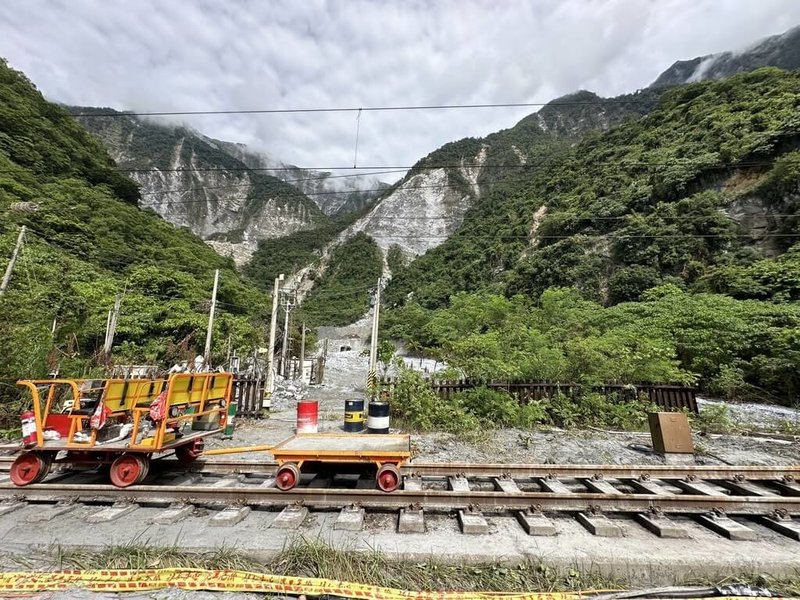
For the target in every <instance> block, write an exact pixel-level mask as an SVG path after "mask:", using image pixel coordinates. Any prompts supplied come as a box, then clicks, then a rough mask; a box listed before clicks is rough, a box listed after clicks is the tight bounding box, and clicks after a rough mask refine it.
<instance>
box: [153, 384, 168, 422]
mask: <svg viewBox="0 0 800 600" xmlns="http://www.w3.org/2000/svg"><path fill="white" fill-rule="evenodd" d="M166 416H167V390H164V391H163V392H161V393H160V394H159V395H158V398H156V399H155V400H153V401H152V402H151V403H150V418H151V419H153V421H161V420H162V419H163V418H164V417H166Z"/></svg>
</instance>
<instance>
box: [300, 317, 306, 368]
mask: <svg viewBox="0 0 800 600" xmlns="http://www.w3.org/2000/svg"><path fill="white" fill-rule="evenodd" d="M300 328H301V331H302V333H301V334H300V379H301V380H302V379H303V372H304V371H305V368H306V324H305V323H301V324H300Z"/></svg>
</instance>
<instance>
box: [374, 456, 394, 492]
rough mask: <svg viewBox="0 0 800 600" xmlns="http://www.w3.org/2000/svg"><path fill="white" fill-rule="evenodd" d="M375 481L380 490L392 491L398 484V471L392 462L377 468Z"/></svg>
mask: <svg viewBox="0 0 800 600" xmlns="http://www.w3.org/2000/svg"><path fill="white" fill-rule="evenodd" d="M375 481H376V482H377V483H378V488H380V489H381V490H382V491H384V492H393V491H395V490H396V489H397V488H398V486H399V485H400V471H399V470H398V469H397V467H396V466H395V465H393V464H392V463H386V464H384V465H381V468H380V469H378V474H377V475H376V476H375Z"/></svg>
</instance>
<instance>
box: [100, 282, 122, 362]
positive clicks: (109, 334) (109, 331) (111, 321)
mask: <svg viewBox="0 0 800 600" xmlns="http://www.w3.org/2000/svg"><path fill="white" fill-rule="evenodd" d="M121 307H122V295H121V294H117V297H116V298H115V299H114V308H112V309H111V310H110V311H108V319H107V320H106V341H105V344H104V345H103V354H104V356H105V358H108V357H109V356H111V348H112V347H113V346H114V335H116V333H117V320H118V319H119V310H120V308H121Z"/></svg>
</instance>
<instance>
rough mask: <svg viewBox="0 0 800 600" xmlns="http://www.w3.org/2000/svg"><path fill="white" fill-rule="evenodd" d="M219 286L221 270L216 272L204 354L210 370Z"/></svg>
mask: <svg viewBox="0 0 800 600" xmlns="http://www.w3.org/2000/svg"><path fill="white" fill-rule="evenodd" d="M218 286H219V269H216V270H215V271H214V291H213V292H211V311H210V312H209V313H208V331H206V349H205V352H203V368H204V369H205V370H206V371H208V370H209V364H208V362H209V360H210V359H211V332H212V330H213V329H214V312H215V311H216V310H217V287H218Z"/></svg>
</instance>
